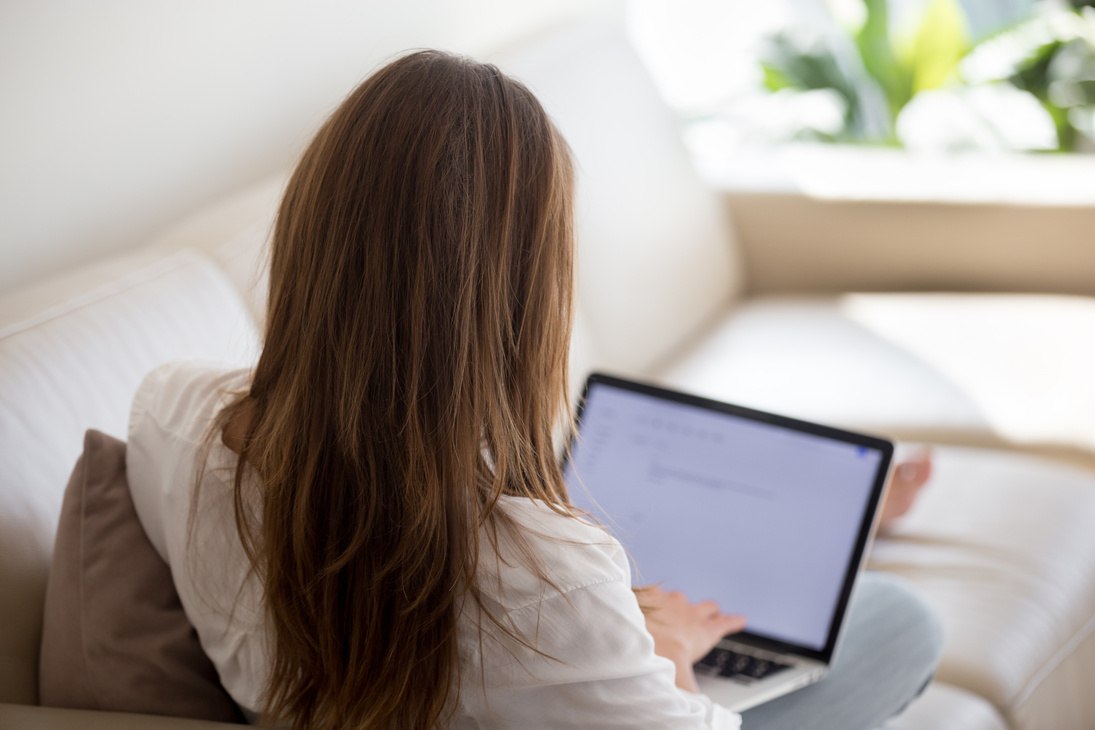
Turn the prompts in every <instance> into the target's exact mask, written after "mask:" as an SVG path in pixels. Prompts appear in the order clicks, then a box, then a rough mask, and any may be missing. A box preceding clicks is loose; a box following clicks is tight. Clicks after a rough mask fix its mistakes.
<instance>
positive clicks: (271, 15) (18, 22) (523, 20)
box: [0, 0, 618, 292]
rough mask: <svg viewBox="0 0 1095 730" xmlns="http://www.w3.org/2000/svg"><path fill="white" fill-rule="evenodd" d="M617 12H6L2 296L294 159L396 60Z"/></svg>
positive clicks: (537, 5)
mask: <svg viewBox="0 0 1095 730" xmlns="http://www.w3.org/2000/svg"><path fill="white" fill-rule="evenodd" d="M617 5H618V3H617V2H613V0H520V1H518V2H506V1H505V0H295V1H289V0H96V1H95V2H87V0H3V2H0V100H2V101H0V292H3V291H6V290H9V289H12V288H15V287H18V286H20V285H23V284H26V283H29V282H32V281H35V280H37V279H40V278H42V277H43V276H46V275H48V274H50V273H53V272H56V271H59V270H62V269H65V268H69V267H71V266H74V265H77V264H80V263H83V262H85V261H88V260H90V259H93V258H96V257H99V256H102V255H104V254H107V253H111V252H115V251H120V250H124V249H126V248H130V247H132V246H135V245H137V244H140V243H142V242H144V241H146V240H147V239H148V238H149V237H150V236H152V235H153V234H155V233H156V232H157V231H159V230H161V229H162V228H164V227H165V226H166V225H168V224H170V223H171V222H172V221H174V220H175V219H177V218H179V217H181V216H183V215H185V214H186V213H188V212H190V211H192V210H194V209H196V208H198V207H200V206H201V205H202V204H204V203H206V202H208V201H210V200H213V199H215V198H216V197H217V196H218V195H221V194H223V193H225V192H227V191H229V190H232V189H234V188H237V187H239V186H241V185H243V184H246V183H248V182H250V181H252V180H255V179H257V178H259V177H261V176H263V175H265V174H267V173H269V172H272V171H274V170H277V169H280V168H282V167H284V166H285V165H287V164H289V163H290V162H291V160H292V159H293V158H294V156H295V155H296V154H297V153H298V152H299V150H300V149H301V147H302V145H303V144H304V143H305V142H306V141H307V139H308V138H309V136H310V134H311V132H312V130H314V128H315V127H316V126H317V125H318V123H319V122H320V121H322V119H323V118H324V117H325V116H326V114H328V113H329V112H330V111H331V110H332V109H333V108H334V106H335V105H336V104H337V103H338V102H339V100H340V99H341V98H342V97H343V96H344V95H345V94H346V93H347V92H348V91H349V90H350V89H351V88H352V87H353V86H354V85H355V83H356V82H357V81H359V80H360V79H362V78H364V77H365V76H367V75H368V73H369V72H370V70H372V69H374V68H375V67H377V66H378V65H379V64H380V63H381V62H382V61H383V60H385V59H386V58H387V57H389V56H391V55H392V54H395V53H397V52H399V51H402V50H405V49H408V48H417V47H435V48H445V49H448V50H453V51H458V52H462V53H469V54H472V55H476V56H482V55H485V54H487V53H489V52H490V51H492V50H495V49H497V48H500V47H504V46H506V45H509V44H511V43H513V42H516V41H517V40H519V39H520V38H521V37H523V36H526V35H529V34H532V33H535V32H537V31H539V30H542V29H545V28H548V27H550V26H554V25H557V24H560V23H563V22H565V21H567V20H569V19H572V18H574V17H575V16H578V15H580V14H585V13H589V12H613V11H614V10H615V8H616V6H617Z"/></svg>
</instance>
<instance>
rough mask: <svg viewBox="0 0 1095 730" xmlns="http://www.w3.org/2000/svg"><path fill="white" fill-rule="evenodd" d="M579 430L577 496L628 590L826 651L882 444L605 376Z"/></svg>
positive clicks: (574, 458)
mask: <svg viewBox="0 0 1095 730" xmlns="http://www.w3.org/2000/svg"><path fill="white" fill-rule="evenodd" d="M579 433H580V436H579V438H577V439H575V441H574V443H573V445H572V452H571V460H570V461H569V463H568V464H567V468H566V472H565V478H566V482H567V487H568V489H569V491H570V496H571V499H572V500H573V501H574V502H575V504H576V505H578V506H579V507H581V508H583V509H585V510H587V511H589V512H590V513H591V514H592V515H594V516H595V517H596V518H597V519H599V520H601V522H602V523H603V524H605V525H606V526H607V527H608V528H609V529H610V531H611V532H612V534H613V535H615V536H616V537H617V539H619V540H620V542H621V543H623V545H624V547H625V548H626V549H627V550H628V551H629V552H630V554H631V556H632V558H633V559H634V566H635V570H636V575H635V576H634V577H633V579H634V583H635V585H649V584H661V585H662V587H663V588H665V589H666V590H679V591H682V592H683V593H684V594H685V595H686V596H687V597H688V598H689V599H690V600H692V601H700V600H707V599H711V600H714V601H716V602H717V603H718V605H719V608H720V609H721V610H722V611H723V612H725V613H737V614H742V615H744V616H745V617H746V619H747V621H748V622H749V623H748V626H747V631H749V632H751V633H754V634H759V635H762V636H767V637H770V638H773V639H776V640H779V641H784V642H787V643H791V644H796V645H799V646H804V647H808V648H811V649H819V650H820V649H822V648H823V647H824V646H825V642H826V639H827V638H828V632H829V626H830V623H831V621H832V618H833V612H834V610H835V608H836V605H837V602H838V600H839V597H840V590H841V587H842V584H843V580H844V575H845V573H846V571H847V569H848V564H849V560H850V559H851V555H852V552H853V550H854V548H855V540H856V535H857V534H858V532H859V529H860V524H861V521H862V519H863V515H864V511H865V510H866V508H867V505H868V502H869V499H870V495H871V491H872V487H873V485H874V481H875V476H876V473H877V470H878V467H879V462H880V459H881V458H882V454H881V453H880V452H878V451H877V450H875V449H870V448H866V447H863V446H857V445H854V444H849V443H844V442H841V441H836V440H833V439H829V438H825V437H822V436H815V435H812V434H808V433H801V432H798V431H793V430H789V429H787V428H784V427H781V426H776V425H772V424H768V423H763V422H758V421H753V420H750V419H747V418H742V417H739V416H735V415H730V414H724V413H719V412H716V411H712V410H707V409H704V408H700V407H696V406H691V405H687V404H682V403H677V402H674V401H670V400H665V399H662V398H657V397H654V396H650V395H646V394H643V393H637V392H632V391H630V390H624V389H620V388H616V387H612V386H610V385H606V384H603V383H592V384H591V386H590V389H589V391H588V392H587V395H586V402H585V407H584V410H583V413H582V422H581V427H580V431H579ZM591 500H592V501H591Z"/></svg>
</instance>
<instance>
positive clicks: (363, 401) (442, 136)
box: [214, 51, 573, 729]
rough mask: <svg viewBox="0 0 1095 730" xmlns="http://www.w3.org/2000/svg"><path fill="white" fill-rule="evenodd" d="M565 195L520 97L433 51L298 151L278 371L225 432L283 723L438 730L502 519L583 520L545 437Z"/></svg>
mask: <svg viewBox="0 0 1095 730" xmlns="http://www.w3.org/2000/svg"><path fill="white" fill-rule="evenodd" d="M572 178H573V175H572V169H571V161H570V156H569V151H568V149H567V147H566V144H565V143H564V142H563V140H562V138H561V137H560V135H559V134H558V132H557V131H556V130H555V128H554V127H553V125H552V124H551V122H550V120H549V119H548V117H547V115H546V114H545V113H544V110H543V109H542V108H541V106H540V104H539V103H538V102H537V101H536V99H535V98H534V97H533V95H532V94H531V93H530V92H529V91H528V89H527V88H525V87H524V86H523V85H521V84H520V83H518V82H516V81H514V80H513V79H510V78H508V77H506V76H505V75H503V74H502V73H501V72H499V70H498V69H497V68H495V67H494V66H491V65H486V64H480V63H476V62H473V61H470V60H467V59H464V58H460V57H455V56H451V55H448V54H444V53H440V52H434V51H423V52H419V53H414V54H411V55H408V56H405V57H403V58H400V59H398V60H396V61H394V62H393V63H391V64H389V65H388V66H386V67H384V68H383V69H381V70H380V71H379V72H377V73H376V74H374V75H373V76H372V77H370V78H369V79H368V80H366V81H365V82H364V83H363V84H362V85H361V86H359V87H358V88H357V89H356V90H355V91H354V92H353V93H352V94H351V95H350V96H349V97H348V98H347V99H346V101H345V102H344V103H343V104H342V105H341V106H340V107H339V108H338V110H337V111H335V113H334V114H333V116H332V117H331V118H330V119H329V120H328V121H327V123H326V124H325V125H324V126H323V128H322V129H321V130H320V132H319V134H318V135H317V136H316V138H315V139H314V141H313V142H312V143H311V145H310V146H309V147H308V149H307V151H306V152H305V154H304V156H303V158H302V160H301V162H300V164H299V166H298V167H297V169H296V171H295V172H294V174H293V176H292V178H291V180H290V182H289V185H288V188H287V190H286V192H285V196H284V199H283V200H282V203H281V207H280V209H279V211H278V217H277V223H276V226H275V230H274V237H273V248H272V252H271V277H270V293H269V302H268V314H267V325H266V333H265V345H264V348H263V351H262V356H261V358H260V360H259V363H258V366H257V367H256V369H255V371H254V377H253V380H252V384H251V387H250V391H249V392H248V393H246V394H243V395H241V396H239V397H238V398H237V399H236V400H235V401H234V402H233V403H232V404H231V405H229V406H228V407H227V408H226V409H225V410H224V411H223V412H222V414H221V417H220V418H219V419H218V422H217V424H216V425H215V426H214V431H216V432H217V434H218V435H219V433H220V431H219V430H218V429H223V428H224V426H225V424H227V423H228V422H229V421H232V420H233V419H234V417H235V416H237V415H240V414H246V418H245V419H244V420H245V421H246V422H248V423H249V425H248V426H247V429H246V437H245V439H244V441H243V444H242V447H241V457H240V462H239V463H240V465H239V467H238V468H237V471H236V475H235V484H236V521H237V526H238V527H239V531H240V535H241V539H242V541H243V543H244V547H245V549H246V550H247V552H248V555H249V557H250V559H251V563H252V566H253V568H254V569H255V571H256V572H257V574H258V575H259V576H260V579H261V580H262V582H263V585H264V588H265V599H266V605H267V611H268V620H269V622H270V624H271V627H272V634H273V639H274V644H273V657H272V672H271V677H270V683H269V687H268V691H267V706H266V708H265V709H266V714H267V717H269V718H270V719H274V720H281V721H285V720H289V721H291V722H292V723H293V726H294V727H295V728H324V729H326V728H332V729H333V728H432V727H436V726H438V725H440V724H442V723H443V722H445V721H446V719H447V717H448V714H449V711H451V710H452V709H454V707H455V703H456V699H457V692H458V688H459V665H458V653H457V633H456V628H457V621H458V619H459V615H460V611H461V606H462V604H463V602H464V601H465V600H466V598H468V597H469V596H470V597H471V598H472V599H474V600H476V601H477V602H478V600H479V599H478V595H479V594H478V593H477V591H476V588H475V574H476V563H477V560H478V556H479V549H480V530H481V529H484V528H485V533H484V534H486V535H488V540H489V541H490V542H494V540H495V538H494V537H493V536H494V535H495V534H496V533H495V532H494V531H493V530H492V529H491V528H495V529H496V528H497V524H498V523H499V522H500V521H502V522H504V521H505V515H504V514H503V512H502V511H501V510H498V509H496V505H497V503H498V500H499V497H500V496H501V495H519V496H525V497H530V498H534V499H538V500H541V501H542V502H544V503H545V504H547V505H549V506H550V507H552V508H553V509H556V510H557V511H560V512H563V513H567V514H569V513H571V509H570V508H569V506H568V500H567V496H566V491H565V488H564V486H563V482H562V476H561V474H560V471H559V467H558V464H557V462H556V459H555V454H554V449H553V444H552V436H553V428H554V427H555V426H556V425H557V421H558V418H559V417H560V415H562V414H563V413H565V412H566V402H567V382H568V381H567V349H568V342H569V337H570V323H571V299H572V259H573V228H572V225H573V224H572V208H571V206H572V193H573V180H572ZM250 470H253V472H254V477H256V478H254V479H245V471H248V472H249V471H250ZM249 483H250V484H252V485H253V486H248V484H249ZM538 570H539V572H540V574H541V575H542V576H543V575H544V572H543V570H542V569H539V568H538ZM479 603H480V608H482V603H481V602H479ZM495 618H497V617H495Z"/></svg>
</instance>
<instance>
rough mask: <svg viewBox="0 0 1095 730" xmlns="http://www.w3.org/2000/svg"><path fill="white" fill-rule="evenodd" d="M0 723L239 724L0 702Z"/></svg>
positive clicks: (134, 727)
mask: <svg viewBox="0 0 1095 730" xmlns="http://www.w3.org/2000/svg"><path fill="white" fill-rule="evenodd" d="M0 727H10V728H20V730H149V729H150V728H156V729H157V730H217V728H220V729H221V730H229V729H230V728H239V727H240V726H239V725H230V724H226V723H222V722H208V721H206V720H189V719H186V718H181V717H163V716H161V715H136V714H131V713H127V712H97V711H95V710H66V709H61V708H58V707H36V706H34V705H13V704H5V703H0Z"/></svg>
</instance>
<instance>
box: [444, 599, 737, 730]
mask: <svg viewBox="0 0 1095 730" xmlns="http://www.w3.org/2000/svg"><path fill="white" fill-rule="evenodd" d="M507 617H508V619H509V620H510V621H512V622H513V623H512V625H513V626H514V627H515V628H523V627H528V628H529V629H530V631H529V632H527V633H526V638H528V639H531V641H530V643H533V642H534V643H535V646H536V647H537V649H538V650H539V652H542V654H541V653H536V652H532V651H529V650H528V649H527V648H525V647H521V646H520V645H517V644H516V643H515V642H510V643H509V644H508V645H504V644H507V642H506V641H497V640H496V641H495V642H494V643H493V645H490V646H488V645H487V641H488V640H487V639H486V638H485V637H484V639H483V642H484V645H483V648H482V652H483V659H484V661H486V662H490V663H496V664H495V666H503V667H506V668H507V670H506V671H502V672H500V673H499V676H498V677H495V678H494V680H495V681H494V682H493V683H492V682H491V678H490V677H487V684H488V686H487V688H486V691H485V692H484V691H483V690H482V689H481V690H480V692H481V693H482V694H483V695H484V697H482V698H481V699H482V700H485V701H486V703H487V705H488V706H489V714H490V715H491V716H493V717H495V718H496V719H497V720H498V721H499V722H498V727H552V728H590V729H593V728H625V727H627V728H631V727H636V728H637V727H642V728H667V729H669V728H672V729H674V730H676V729H681V730H683V729H685V728H689V729H692V728H718V729H719V730H737V729H738V728H740V726H741V717H740V715H737V714H736V713H733V712H731V711H730V710H728V709H726V708H724V707H722V706H720V705H717V704H715V703H714V702H712V701H711V700H710V699H709V698H707V697H706V696H704V695H700V694H693V693H691V692H686V691H684V690H682V689H680V688H678V687H677V686H676V685H675V684H674V679H675V671H676V670H675V668H674V666H673V664H672V662H670V661H669V660H668V659H665V658H663V657H660V656H657V655H656V654H655V653H654V640H653V638H652V637H651V636H650V633H649V632H648V631H647V630H646V622H645V619H644V618H643V614H642V611H641V610H640V609H639V605H638V601H637V600H636V598H635V595H634V593H632V591H631V589H630V588H629V587H628V585H627V584H626V582H625V581H622V580H614V581H607V582H601V583H595V584H591V585H587V586H583V587H580V588H577V589H574V590H571V591H567V592H566V593H563V594H555V595H554V596H552V597H550V598H546V599H545V600H543V601H542V602H539V603H537V604H533V605H530V606H526V607H523V608H520V609H518V610H517V611H511V612H510V613H509V614H508V616H507ZM529 634H531V635H529ZM491 653H493V654H494V656H493V657H491V656H490V654H491ZM507 654H508V657H507V656H506V655H507ZM476 679H478V677H476ZM492 684H493V686H491V685H492ZM469 691H472V692H474V691H475V690H469ZM469 699H471V698H465V702H467V701H468V700H469ZM473 701H474V700H473Z"/></svg>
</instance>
